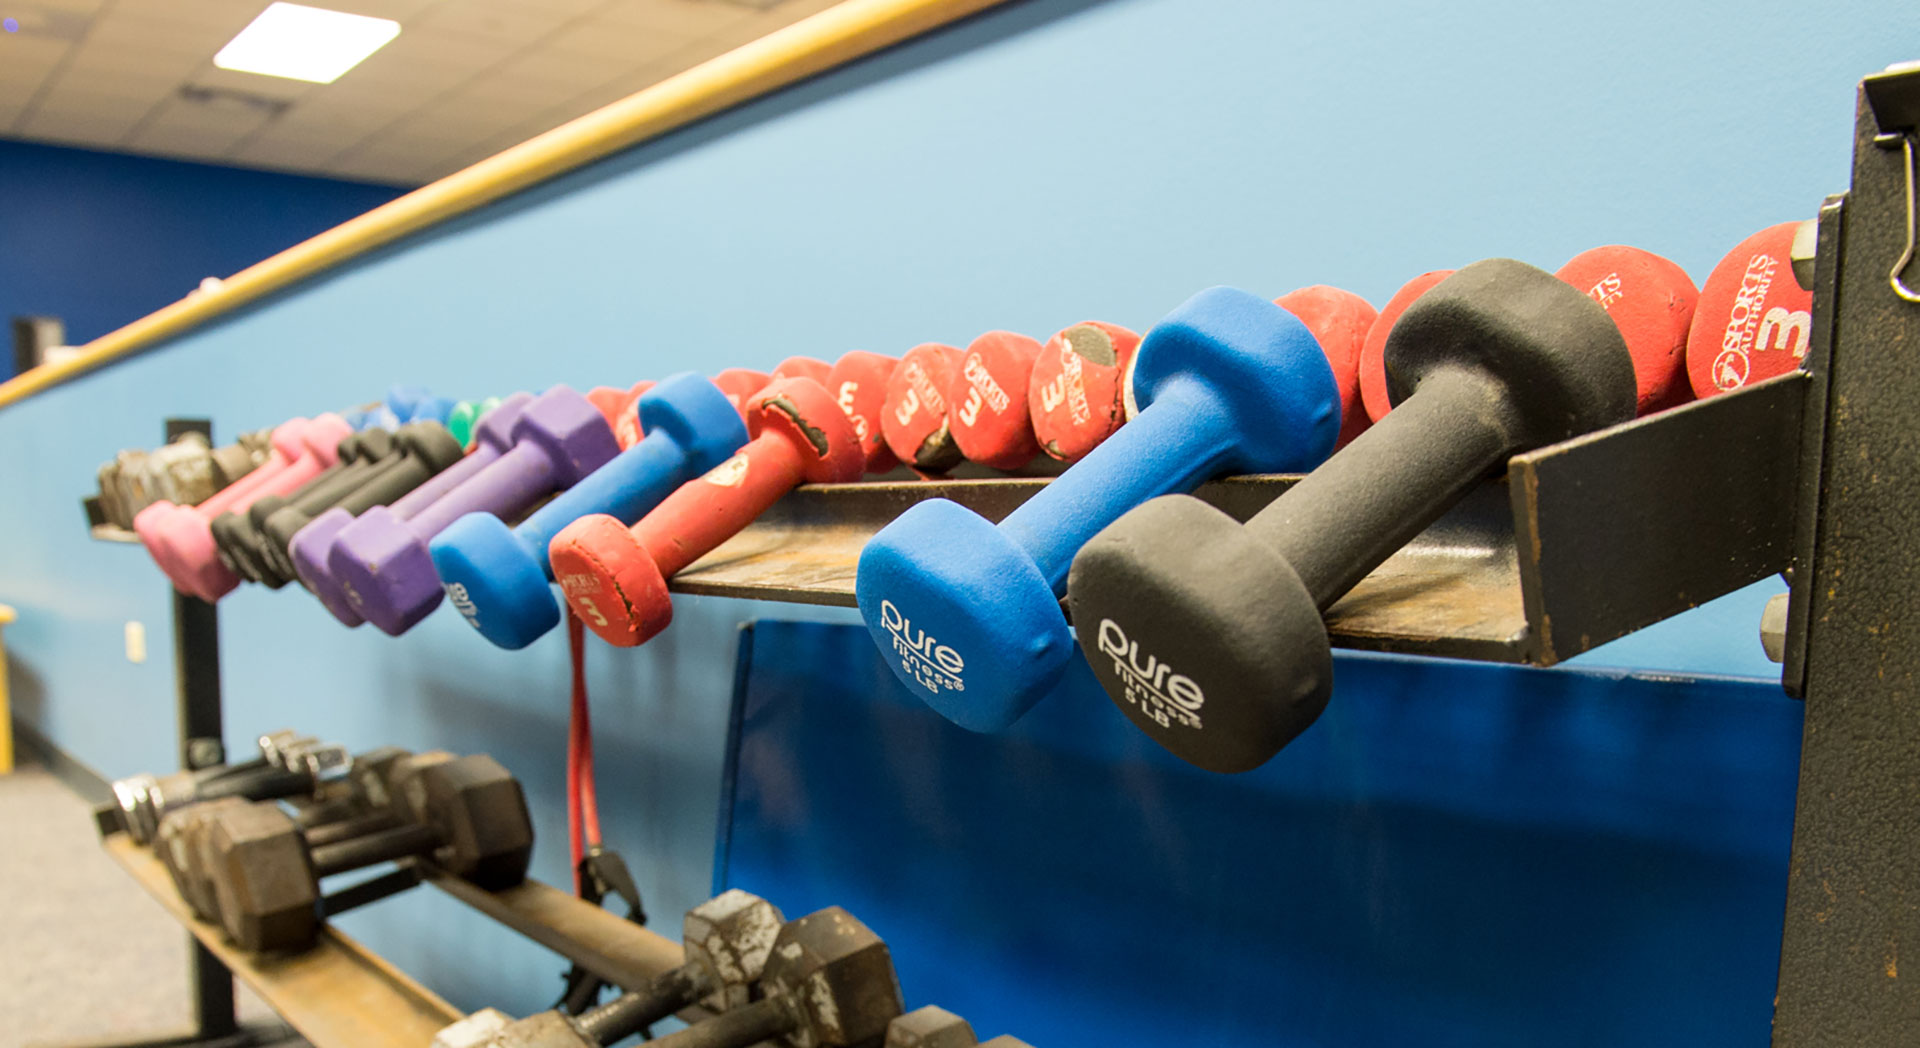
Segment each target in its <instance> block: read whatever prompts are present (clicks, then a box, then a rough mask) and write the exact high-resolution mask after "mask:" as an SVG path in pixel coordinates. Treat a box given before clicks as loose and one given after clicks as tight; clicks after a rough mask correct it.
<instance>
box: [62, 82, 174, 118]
mask: <svg viewBox="0 0 1920 1048" xmlns="http://www.w3.org/2000/svg"><path fill="white" fill-rule="evenodd" d="M162 101H164V97H163V96H153V95H147V96H141V95H127V94H114V93H104V94H103V93H98V92H93V91H86V90H79V89H76V88H73V87H69V86H67V85H66V84H64V83H63V84H60V85H57V86H55V87H53V88H51V89H49V90H48V91H47V92H46V93H44V94H42V95H41V96H40V97H39V98H38V99H37V100H36V101H35V102H34V106H33V108H34V112H35V113H36V115H38V114H47V113H52V114H56V115H60V116H67V117H90V116H97V117H100V118H102V119H109V120H128V121H137V120H139V119H140V118H141V117H143V116H146V115H147V114H148V113H150V112H152V111H153V108H154V106H156V105H159V104H160V103H161V102H162Z"/></svg>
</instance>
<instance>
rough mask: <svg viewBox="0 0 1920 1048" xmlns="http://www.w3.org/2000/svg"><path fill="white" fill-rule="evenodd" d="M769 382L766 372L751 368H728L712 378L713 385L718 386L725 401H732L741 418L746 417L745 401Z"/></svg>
mask: <svg viewBox="0 0 1920 1048" xmlns="http://www.w3.org/2000/svg"><path fill="white" fill-rule="evenodd" d="M769 381H771V379H770V378H769V377H768V375H767V373H766V372H764V371H755V370H753V369H752V368H728V369H727V370H725V371H722V372H721V373H719V374H718V375H715V376H713V384H714V385H716V386H719V387H720V392H722V393H725V394H726V395H727V399H728V400H731V401H733V406H734V407H736V408H739V409H740V417H741V418H746V417H747V399H748V398H749V397H752V396H753V395H754V394H755V393H758V392H760V391H761V390H762V389H765V388H766V385H767V383H768V382H769Z"/></svg>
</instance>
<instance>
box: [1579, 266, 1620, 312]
mask: <svg viewBox="0 0 1920 1048" xmlns="http://www.w3.org/2000/svg"><path fill="white" fill-rule="evenodd" d="M1620 295H1621V284H1620V274H1618V273H1608V274H1607V275H1606V276H1604V277H1601V278H1600V282H1599V283H1597V284H1595V285H1593V286H1592V287H1590V288H1588V289H1587V297H1588V298H1590V299H1593V300H1594V301H1595V302H1598V303H1600V308H1602V309H1612V308H1613V304H1614V303H1615V302H1618V301H1620Z"/></svg>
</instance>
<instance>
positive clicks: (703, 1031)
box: [647, 997, 800, 1048]
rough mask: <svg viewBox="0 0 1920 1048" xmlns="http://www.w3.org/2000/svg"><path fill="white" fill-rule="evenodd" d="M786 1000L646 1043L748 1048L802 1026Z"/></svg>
mask: <svg viewBox="0 0 1920 1048" xmlns="http://www.w3.org/2000/svg"><path fill="white" fill-rule="evenodd" d="M792 1009H793V1006H792V1005H791V1004H789V1003H787V1001H786V999H785V998H784V997H763V998H761V999H760V1000H757V1001H755V1002H753V1003H752V1004H749V1005H746V1006H745V1007H742V1008H735V1009H733V1010H732V1011H727V1012H721V1013H720V1014H719V1015H716V1016H714V1017H713V1018H711V1019H706V1020H703V1021H701V1022H697V1023H694V1024H693V1025H692V1026H689V1027H687V1028H686V1029H684V1030H675V1031H674V1032H672V1033H670V1034H667V1035H666V1036H665V1037H656V1038H654V1039H653V1040H651V1041H648V1042H647V1046H648V1048H747V1046H748V1045H752V1044H759V1043H760V1042H761V1041H765V1040H769V1039H771V1038H774V1037H779V1036H780V1035H782V1034H787V1033H791V1032H793V1030H794V1028H795V1027H797V1026H799V1025H800V1024H799V1022H798V1020H797V1019H796V1018H795V1017H794V1014H793V1010H792Z"/></svg>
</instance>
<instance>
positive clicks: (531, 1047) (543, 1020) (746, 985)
mask: <svg viewBox="0 0 1920 1048" xmlns="http://www.w3.org/2000/svg"><path fill="white" fill-rule="evenodd" d="M785 922H786V918H785V917H783V916H781V914H780V911H779V910H777V909H775V908H774V907H773V904H771V903H769V902H767V901H766V900H765V899H762V898H760V897H759V896H757V895H749V894H747V893H746V892H743V891H740V890H739V889H737V888H736V889H732V890H729V891H726V892H722V893H721V894H720V895H718V896H716V897H714V898H712V899H709V900H708V901H706V902H703V903H701V904H700V905H698V906H696V907H694V908H693V909H691V910H689V911H687V917H686V922H685V924H684V930H683V934H682V936H681V942H682V943H683V944H684V946H685V949H686V957H687V960H686V963H685V964H682V965H680V966H679V967H677V968H674V969H671V970H669V971H666V972H662V973H661V974H659V975H657V976H655V977H654V978H653V979H652V980H651V981H649V982H648V983H647V984H646V985H645V986H642V987H639V988H637V989H634V990H631V991H629V992H627V993H624V994H621V995H620V996H619V997H616V998H614V999H613V1000H611V1001H608V1002H606V1003H605V1004H601V1005H598V1006H596V1007H593V1008H590V1009H588V1010H587V1011H585V1012H582V1013H581V1014H580V1015H578V1016H572V1015H567V1014H565V1013H563V1012H559V1011H549V1012H541V1013H539V1014H537V1015H531V1016H528V1017H527V1018H525V1019H521V1020H519V1021H517V1022H508V1023H506V1024H504V1026H503V1027H502V1028H501V1029H499V1030H498V1031H496V1032H495V1033H494V1034H493V1035H492V1036H490V1037H488V1038H487V1039H486V1040H485V1041H484V1042H483V1043H484V1044H486V1045H488V1046H491V1048H509V1046H513V1048H602V1046H603V1045H610V1044H614V1043H616V1042H619V1041H621V1040H624V1039H626V1038H627V1037H629V1036H632V1035H633V1034H636V1033H640V1032H642V1031H644V1030H645V1029H646V1028H647V1027H649V1026H652V1025H653V1024H654V1023H657V1022H659V1021H660V1020H662V1019H665V1018H667V1017H668V1016H670V1015H672V1014H673V1013H675V1012H677V1011H680V1010H681V1009H683V1008H687V1007H690V1006H692V1005H694V1004H705V1005H706V1006H707V1007H708V1008H709V1009H711V1010H713V1011H728V1010H730V1009H734V1008H739V1007H742V1006H744V1005H746V1004H747V1003H748V1002H750V1001H751V1000H752V999H753V997H754V994H755V991H756V989H757V984H758V983H759V981H760V975H761V971H762V969H763V968H764V967H765V966H766V962H767V954H768V953H769V952H770V951H771V950H772V949H773V943H774V939H775V937H776V936H778V935H779V933H780V928H781V925H783V924H784V923H785Z"/></svg>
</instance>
